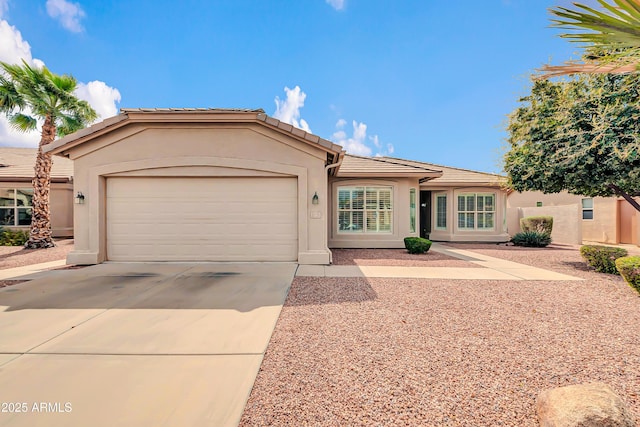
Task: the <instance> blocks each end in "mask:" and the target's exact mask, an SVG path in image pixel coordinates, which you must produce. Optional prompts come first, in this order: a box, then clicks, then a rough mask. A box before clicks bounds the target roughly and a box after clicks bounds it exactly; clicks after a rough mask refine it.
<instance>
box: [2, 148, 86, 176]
mask: <svg viewBox="0 0 640 427" xmlns="http://www.w3.org/2000/svg"><path fill="white" fill-rule="evenodd" d="M37 153H38V150H37V149H36V148H15V147H0V181H11V180H12V179H16V178H17V179H21V180H23V181H24V180H25V179H26V178H28V179H31V178H33V175H34V174H33V168H34V166H35V164H36V154H37ZM72 177H73V161H72V160H69V159H67V158H64V157H59V156H54V157H53V167H52V168H51V178H52V179H58V180H59V179H69V180H70V179H71V178H72Z"/></svg>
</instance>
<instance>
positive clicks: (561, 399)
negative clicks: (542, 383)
mask: <svg viewBox="0 0 640 427" xmlns="http://www.w3.org/2000/svg"><path fill="white" fill-rule="evenodd" d="M536 406H537V412H538V420H539V422H540V426H541V427H634V426H635V425H636V424H635V422H634V420H633V417H632V416H631V413H630V412H629V410H628V409H627V408H626V406H625V405H624V402H623V401H622V400H621V399H620V398H619V397H618V396H617V395H616V394H615V393H614V392H613V390H612V389H611V388H610V387H609V386H608V385H606V384H604V383H588V384H577V385H571V386H566V387H559V388H554V389H550V390H545V391H543V392H541V393H540V394H539V395H538V401H537V405H536Z"/></svg>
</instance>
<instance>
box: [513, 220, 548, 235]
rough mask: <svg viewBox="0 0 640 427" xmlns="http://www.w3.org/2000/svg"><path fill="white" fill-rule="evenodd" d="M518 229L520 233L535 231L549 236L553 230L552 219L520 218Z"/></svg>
mask: <svg viewBox="0 0 640 427" xmlns="http://www.w3.org/2000/svg"><path fill="white" fill-rule="evenodd" d="M520 228H521V229H522V231H537V232H539V233H547V234H549V235H550V234H551V231H552V230H553V217H552V216H528V217H526V218H520Z"/></svg>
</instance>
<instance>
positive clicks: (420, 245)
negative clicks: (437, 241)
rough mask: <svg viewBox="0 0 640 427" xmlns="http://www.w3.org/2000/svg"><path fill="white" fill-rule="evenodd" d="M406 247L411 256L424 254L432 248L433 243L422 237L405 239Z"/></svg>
mask: <svg viewBox="0 0 640 427" xmlns="http://www.w3.org/2000/svg"><path fill="white" fill-rule="evenodd" d="M404 247H405V248H407V251H409V253H410V254H424V253H426V252H428V251H429V249H430V248H431V241H430V240H427V239H423V238H422V237H405V238H404Z"/></svg>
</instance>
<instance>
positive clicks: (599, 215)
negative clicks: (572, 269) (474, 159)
mask: <svg viewBox="0 0 640 427" xmlns="http://www.w3.org/2000/svg"><path fill="white" fill-rule="evenodd" d="M583 198H585V197H583V196H580V195H575V194H569V193H567V192H561V193H555V194H543V193H541V192H539V191H525V192H522V193H518V192H513V193H511V194H510V195H509V198H508V206H509V208H528V207H535V206H536V204H537V202H542V207H543V208H544V207H549V206H574V207H575V208H574V209H573V210H567V211H565V213H567V214H568V213H569V212H572V211H573V212H575V213H576V216H575V218H563V219H561V218H559V217H558V218H556V217H555V216H554V228H555V223H556V222H561V223H563V224H564V223H567V222H570V221H575V222H576V223H577V224H581V239H582V241H592V242H601V243H613V244H615V243H618V242H619V236H618V210H617V200H618V199H617V198H616V197H594V198H593V219H592V220H589V219H584V220H583V219H582V199H583ZM558 214H560V212H558ZM518 215H519V214H518V210H517V209H509V218H508V221H507V222H508V227H509V233H510V234H512V235H513V234H515V233H517V232H518V231H520V224H519V217H518ZM576 239H577V235H576V236H574V237H572V238H569V239H568V240H569V241H567V242H563V243H573V241H574V240H576ZM556 241H558V242H561V241H560V240H556Z"/></svg>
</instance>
